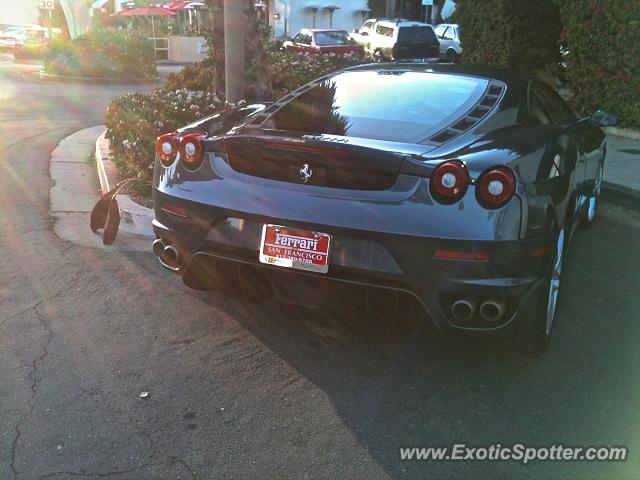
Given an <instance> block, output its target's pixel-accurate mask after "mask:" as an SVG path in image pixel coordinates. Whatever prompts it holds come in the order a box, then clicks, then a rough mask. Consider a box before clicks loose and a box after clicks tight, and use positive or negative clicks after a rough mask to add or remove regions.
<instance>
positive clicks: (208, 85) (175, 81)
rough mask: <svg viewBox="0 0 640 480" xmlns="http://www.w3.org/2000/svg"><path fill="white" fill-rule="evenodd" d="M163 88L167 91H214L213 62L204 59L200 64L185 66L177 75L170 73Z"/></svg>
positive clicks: (207, 58)
mask: <svg viewBox="0 0 640 480" xmlns="http://www.w3.org/2000/svg"><path fill="white" fill-rule="evenodd" d="M164 88H166V89H167V90H178V89H181V88H186V89H187V90H201V91H204V92H213V91H214V76H213V60H212V59H211V57H206V58H205V59H204V60H202V61H201V62H197V63H193V64H191V65H187V66H186V67H184V68H183V69H182V70H180V71H179V72H177V73H172V74H170V75H169V76H168V77H167V80H166V81H165V84H164Z"/></svg>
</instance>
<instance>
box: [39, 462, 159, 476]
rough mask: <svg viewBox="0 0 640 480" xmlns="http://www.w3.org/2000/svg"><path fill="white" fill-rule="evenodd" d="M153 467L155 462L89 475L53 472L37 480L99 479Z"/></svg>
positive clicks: (72, 472)
mask: <svg viewBox="0 0 640 480" xmlns="http://www.w3.org/2000/svg"><path fill="white" fill-rule="evenodd" d="M151 465H153V462H149V463H145V464H144V465H140V466H137V467H134V468H129V469H127V470H113V471H110V472H103V473H100V472H89V473H85V472H74V471H70V470H63V471H60V472H52V473H46V474H44V475H39V476H38V478H37V480H44V479H45V478H51V477H55V476H57V475H67V476H70V477H87V478H90V477H97V478H105V477H110V476H112V475H126V474H127V473H133V472H135V471H136V470H140V469H143V468H147V467H149V466H151Z"/></svg>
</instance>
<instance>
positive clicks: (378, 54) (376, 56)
mask: <svg viewBox="0 0 640 480" xmlns="http://www.w3.org/2000/svg"><path fill="white" fill-rule="evenodd" d="M373 60H374V62H376V63H383V62H384V61H385V59H384V55H383V54H382V51H380V50H376V51H375V52H373Z"/></svg>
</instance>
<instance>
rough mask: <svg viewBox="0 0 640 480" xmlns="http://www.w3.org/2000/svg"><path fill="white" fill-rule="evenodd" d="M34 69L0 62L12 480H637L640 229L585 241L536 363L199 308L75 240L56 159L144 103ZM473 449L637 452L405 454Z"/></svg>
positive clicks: (616, 229) (352, 326)
mask: <svg viewBox="0 0 640 480" xmlns="http://www.w3.org/2000/svg"><path fill="white" fill-rule="evenodd" d="M0 61H1V59H0ZM29 68H31V70H33V68H32V67H16V66H13V65H11V64H7V63H5V64H0V100H1V101H0V479H12V478H20V479H40V478H49V479H55V480H60V479H67V478H76V477H88V478H94V477H95V478H98V477H109V478H114V479H176V478H183V479H222V478H224V479H231V478H235V479H253V478H260V479H266V478H277V479H286V478H292V479H302V478H310V479H325V478H326V479H333V478H345V479H360V478H362V479H387V478H439V479H442V478H456V479H464V478H469V479H479V478H510V479H519V478H523V479H525V478H526V479H540V478H545V479H555V478H580V479H595V478H603V479H604V478H606V479H637V478H640V460H639V459H640V414H639V413H638V405H640V383H639V382H638V378H639V376H640V348H638V345H639V344H640V322H639V319H640V296H639V295H638V285H639V283H640V214H639V213H637V212H634V211H631V210H625V209H623V208H621V207H617V206H614V205H606V204H605V205H603V206H602V209H601V211H600V218H599V221H598V222H597V223H596V225H594V227H593V228H592V229H591V230H589V231H582V232H579V233H578V235H577V236H576V238H575V240H574V243H573V245H572V250H571V254H570V257H569V265H568V267H567V270H566V277H565V282H566V283H565V285H564V288H565V292H564V293H565V296H564V298H563V299H562V303H561V305H560V311H559V320H558V324H557V326H556V331H555V335H554V338H553V340H552V343H551V346H550V348H549V350H548V352H546V354H544V355H543V356H542V357H541V358H538V359H532V358H529V357H526V356H520V355H514V354H513V352H509V351H508V350H506V351H505V349H504V348H503V347H502V346H501V345H500V344H496V343H495V342H493V341H489V340H488V339H483V338H457V337H453V338H443V337H439V336H436V335H433V334H431V333H429V332H420V331H419V333H418V334H416V333H415V330H412V329H411V328H410V325H407V324H406V323H403V324H402V325H398V324H396V323H395V322H393V321H384V320H380V319H377V320H369V319H367V318H366V316H365V315H363V313H362V312H361V311H359V310H358V309H357V308H354V307H353V306H352V305H351V303H350V300H349V297H345V298H342V299H340V300H337V301H335V302H333V304H334V308H333V309H332V311H331V312H325V313H323V312H320V311H304V310H300V309H294V308H285V307H282V306H280V305H277V304H275V303H267V304H266V305H262V306H256V305H253V304H251V303H248V302H247V301H244V300H233V299H228V298H224V297H223V296H221V295H220V294H215V293H214V294H201V293H197V292H193V291H189V290H188V289H186V288H185V287H183V286H182V284H181V282H180V281H179V279H178V278H176V277H174V276H172V275H171V274H169V273H167V272H165V271H163V270H162V269H161V268H160V266H159V265H158V264H157V263H156V261H155V260H154V259H153V258H152V256H151V255H150V254H143V253H120V252H116V253H109V252H104V251H98V250H92V249H89V248H85V247H80V246H76V245H74V244H71V243H68V242H65V241H62V240H60V239H59V238H58V237H56V235H55V233H54V231H53V229H52V222H51V219H50V217H49V207H48V201H49V198H48V195H49V176H48V160H49V154H50V152H51V150H52V149H53V148H54V147H55V145H56V143H57V142H58V141H59V140H60V139H62V138H63V137H65V136H66V135H68V134H70V133H71V132H73V131H75V130H78V129H80V128H83V127H87V126H91V125H95V124H98V123H100V122H101V121H102V116H103V111H104V107H105V105H106V103H107V101H108V99H109V98H110V97H112V96H114V95H117V94H121V93H123V92H124V91H126V90H129V88H126V87H124V86H120V87H114V86H98V85H75V84H67V83H51V82H42V81H40V80H37V79H35V78H33V77H30V76H29V75H27V72H28V71H29ZM87 153H88V152H87ZM411 332H414V333H413V334H412V333H411ZM143 391H145V392H149V394H148V396H147V397H146V398H140V396H139V395H140V393H141V392H143ZM455 442H464V443H466V444H467V445H470V446H488V445H490V444H492V443H500V444H502V445H509V444H512V443H524V444H527V445H530V446H542V445H550V444H554V443H559V444H560V443H561V444H563V445H580V446H589V445H624V446H627V447H628V448H629V451H630V453H629V460H628V461H627V462H624V463H557V462H552V463H535V464H530V465H521V464H518V463H514V462H503V463H498V462H451V461H449V462H421V461H411V462H402V461H400V459H399V450H398V449H399V447H403V446H424V447H429V446H449V445H451V444H452V443H455Z"/></svg>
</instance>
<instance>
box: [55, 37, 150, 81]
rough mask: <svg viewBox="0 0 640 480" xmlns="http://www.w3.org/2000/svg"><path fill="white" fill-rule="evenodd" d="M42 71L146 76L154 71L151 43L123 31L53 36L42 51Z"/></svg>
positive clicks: (79, 74) (88, 74)
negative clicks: (62, 37)
mask: <svg viewBox="0 0 640 480" xmlns="http://www.w3.org/2000/svg"><path fill="white" fill-rule="evenodd" d="M43 63H44V65H43V68H44V71H45V73H49V74H55V75H67V76H80V77H92V78H113V79H117V78H150V77H153V76H155V74H156V64H155V58H154V52H153V45H152V44H151V42H150V41H149V40H148V39H146V38H144V37H142V36H140V35H139V34H137V33H131V32H127V31H124V30H94V31H92V32H89V33H87V34H85V35H82V36H80V37H78V38H76V39H74V40H67V39H57V40H54V41H52V42H51V44H50V45H49V46H48V47H47V49H46V50H45V52H44V62H43Z"/></svg>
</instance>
